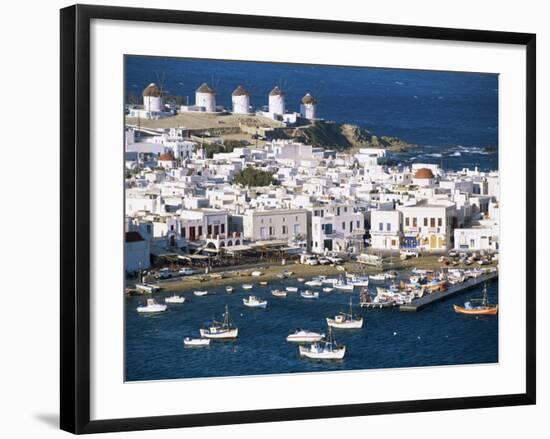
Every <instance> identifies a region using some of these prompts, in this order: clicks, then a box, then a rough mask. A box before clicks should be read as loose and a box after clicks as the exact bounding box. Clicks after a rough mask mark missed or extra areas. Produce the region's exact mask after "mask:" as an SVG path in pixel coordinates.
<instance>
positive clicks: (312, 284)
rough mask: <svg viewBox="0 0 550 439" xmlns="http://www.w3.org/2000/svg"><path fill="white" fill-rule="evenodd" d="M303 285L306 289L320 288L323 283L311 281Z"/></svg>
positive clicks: (317, 280)
mask: <svg viewBox="0 0 550 439" xmlns="http://www.w3.org/2000/svg"><path fill="white" fill-rule="evenodd" d="M304 285H307V286H308V287H320V286H321V285H323V282H322V281H321V280H320V279H311V280H308V281H307V282H304Z"/></svg>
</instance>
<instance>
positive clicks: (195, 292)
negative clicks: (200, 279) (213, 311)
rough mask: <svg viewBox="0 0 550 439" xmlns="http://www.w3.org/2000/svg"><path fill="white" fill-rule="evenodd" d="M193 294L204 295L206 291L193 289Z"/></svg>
mask: <svg viewBox="0 0 550 439" xmlns="http://www.w3.org/2000/svg"><path fill="white" fill-rule="evenodd" d="M193 294H194V295H195V296H206V295H207V294H208V291H206V290H202V291H199V290H197V291H193Z"/></svg>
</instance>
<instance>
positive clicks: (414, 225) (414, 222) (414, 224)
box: [413, 217, 418, 227]
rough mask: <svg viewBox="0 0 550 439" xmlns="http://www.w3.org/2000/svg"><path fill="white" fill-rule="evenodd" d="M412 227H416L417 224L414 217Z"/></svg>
mask: <svg viewBox="0 0 550 439" xmlns="http://www.w3.org/2000/svg"><path fill="white" fill-rule="evenodd" d="M413 227H418V224H417V222H416V217H415V218H413Z"/></svg>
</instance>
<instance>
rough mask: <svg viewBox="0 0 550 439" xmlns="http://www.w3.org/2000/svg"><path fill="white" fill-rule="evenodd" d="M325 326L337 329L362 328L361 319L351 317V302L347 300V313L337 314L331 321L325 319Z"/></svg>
mask: <svg viewBox="0 0 550 439" xmlns="http://www.w3.org/2000/svg"><path fill="white" fill-rule="evenodd" d="M327 325H328V326H329V327H332V328H338V329H360V328H362V327H363V317H357V316H354V315H353V308H352V300H351V297H350V299H349V312H348V313H346V312H343V311H342V312H339V313H338V314H336V316H334V318H333V319H331V318H328V317H327Z"/></svg>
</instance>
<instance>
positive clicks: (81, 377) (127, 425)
mask: <svg viewBox="0 0 550 439" xmlns="http://www.w3.org/2000/svg"><path fill="white" fill-rule="evenodd" d="M93 19H104V20H130V21H141V22H156V23H178V24H193V25H207V26H229V27H239V28H254V29H275V30H292V31H303V32H312V33H314V32H324V33H333V34H356V35H372V36H384V37H406V38H420V39H434V40H447V41H464V42H483V43H501V44H513V45H521V46H525V47H526V59H527V62H526V66H525V68H526V79H527V81H526V82H527V89H526V97H527V101H526V115H525V118H526V133H525V136H526V137H525V139H526V147H527V151H526V154H527V174H526V175H527V182H526V183H527V192H526V194H525V196H526V205H527V210H526V220H527V223H526V224H527V225H526V240H525V243H526V244H525V245H526V255H527V256H526V261H525V264H526V274H527V276H526V294H527V306H526V322H527V327H526V357H525V364H526V372H527V373H526V376H525V388H526V391H525V393H518V394H508V395H495V396H474V397H460V398H446V399H430V400H418V401H393V402H384V403H367V404H349V405H338V406H317V407H300V408H287V409H272V410H253V411H241V412H225V413H202V414H181V415H175V416H154V417H153V416H152V417H141V418H129V419H105V420H90V394H91V393H90V276H91V274H90V106H89V102H90V22H91V20H93ZM60 22H61V41H60V45H61V65H60V67H61V78H60V85H61V115H60V123H61V126H60V131H61V194H60V195H61V212H60V213H61V223H60V226H61V242H60V246H61V273H60V275H61V322H60V324H61V349H60V361H61V371H60V373H61V376H60V378H61V388H60V393H61V395H60V396H61V404H60V426H61V429H63V430H66V431H69V432H72V433H76V434H81V433H99V432H114V431H129V430H145V429H160V428H175V427H194V426H208V425H220V424H240V423H251V422H273V421H288V420H303V419H314V418H327V417H347V416H364V415H375V414H388V413H405V412H426V411H437V410H454V409H471V408H482V407H497V406H515V405H527V404H535V401H536V351H535V346H536V339H535V336H536V333H535V327H536V320H535V318H536V315H535V307H536V297H535V295H536V268H535V266H536V248H535V243H536V231H535V226H536V223H535V221H536V220H535V217H536V213H535V200H536V174H535V172H536V169H535V168H536V167H535V163H536V151H535V144H536V122H535V121H536V114H535V111H536V96H535V95H536V76H535V75H536V73H535V71H536V36H535V35H534V34H530V33H514V32H496V31H484V30H466V29H447V28H436V27H423V26H403V25H389V24H376V23H358V22H343V21H326V20H311V19H303V18H282V17H265V16H252V15H232V14H220V13H204V12H187V11H175V10H159V9H141V8H122V7H106V6H88V5H75V6H71V7H67V8H64V9H62V10H61V21H60Z"/></svg>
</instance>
